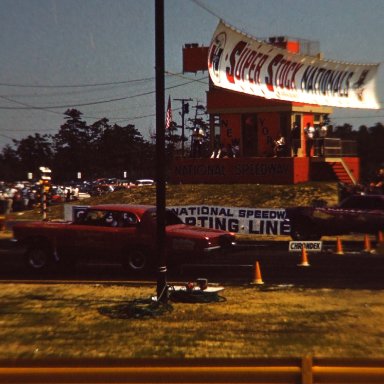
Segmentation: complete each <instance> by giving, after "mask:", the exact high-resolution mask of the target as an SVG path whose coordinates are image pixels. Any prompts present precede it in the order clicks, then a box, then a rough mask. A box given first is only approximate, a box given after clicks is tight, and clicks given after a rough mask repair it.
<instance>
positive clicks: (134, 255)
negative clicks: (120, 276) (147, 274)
mask: <svg viewBox="0 0 384 384" xmlns="http://www.w3.org/2000/svg"><path fill="white" fill-rule="evenodd" d="M123 265H124V268H125V269H126V270H128V271H130V272H136V273H139V272H144V271H146V270H148V268H149V257H148V251H146V250H145V249H142V248H137V249H131V250H129V251H128V252H127V254H126V256H125V259H124V261H123Z"/></svg>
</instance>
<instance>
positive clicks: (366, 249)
mask: <svg viewBox="0 0 384 384" xmlns="http://www.w3.org/2000/svg"><path fill="white" fill-rule="evenodd" d="M363 251H364V252H371V251H372V248H371V239H370V238H369V236H368V235H365V236H364V250H363Z"/></svg>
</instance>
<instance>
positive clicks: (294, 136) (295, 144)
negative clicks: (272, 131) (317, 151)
mask: <svg viewBox="0 0 384 384" xmlns="http://www.w3.org/2000/svg"><path fill="white" fill-rule="evenodd" d="M291 147H292V152H293V156H294V157H297V152H298V150H299V148H300V127H299V124H297V123H295V124H294V125H293V128H292V131H291Z"/></svg>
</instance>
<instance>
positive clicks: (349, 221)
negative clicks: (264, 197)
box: [286, 195, 384, 240]
mask: <svg viewBox="0 0 384 384" xmlns="http://www.w3.org/2000/svg"><path fill="white" fill-rule="evenodd" d="M286 213H287V218H288V219H289V222H290V225H291V237H292V238H293V239H294V240H320V239H321V237H322V236H336V235H346V234H351V233H362V234H368V233H370V234H378V232H379V231H382V230H384V195H350V196H348V197H346V198H345V199H344V200H342V201H341V202H340V204H338V205H336V206H334V207H294V208H287V209H286Z"/></svg>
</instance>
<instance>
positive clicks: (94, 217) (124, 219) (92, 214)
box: [76, 209, 139, 227]
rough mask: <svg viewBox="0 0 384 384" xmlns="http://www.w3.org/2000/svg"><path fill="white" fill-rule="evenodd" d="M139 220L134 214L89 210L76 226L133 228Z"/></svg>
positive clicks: (78, 220) (77, 221)
mask: <svg viewBox="0 0 384 384" xmlns="http://www.w3.org/2000/svg"><path fill="white" fill-rule="evenodd" d="M138 222H139V220H138V218H137V216H136V215H135V214H133V213H132V212H119V211H108V210H103V209H89V210H87V211H86V212H84V214H83V216H80V217H79V218H78V219H77V220H76V224H84V225H92V226H102V227H132V226H136V225H137V224H138Z"/></svg>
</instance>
